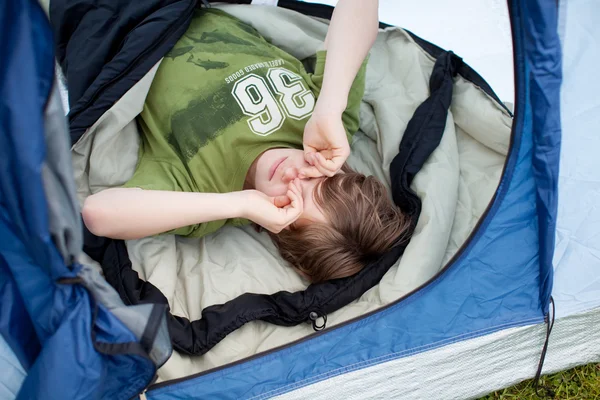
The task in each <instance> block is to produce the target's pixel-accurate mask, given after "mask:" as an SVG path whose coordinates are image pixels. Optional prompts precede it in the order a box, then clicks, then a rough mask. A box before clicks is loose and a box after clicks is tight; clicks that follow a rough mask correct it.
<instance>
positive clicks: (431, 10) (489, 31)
mask: <svg viewBox="0 0 600 400" xmlns="http://www.w3.org/2000/svg"><path fill="white" fill-rule="evenodd" d="M254 2H256V0H254ZM254 2H253V3H254ZM273 2H275V1H272V3H273ZM307 2H308V3H321V4H329V5H331V6H334V5H335V4H336V3H337V0H308V1H307ZM379 20H380V21H382V22H385V23H387V24H390V25H396V26H399V27H401V28H405V29H408V30H409V31H411V32H412V33H414V34H415V35H417V36H419V37H421V38H422V39H425V40H427V41H429V42H431V43H433V44H435V45H437V46H439V47H442V48H443V49H446V50H452V51H454V52H455V53H456V54H458V55H459V56H460V57H462V58H463V60H465V62H466V63H467V64H469V66H471V67H472V68H473V69H474V70H475V71H477V72H478V73H479V74H480V75H481V76H482V77H483V78H484V79H485V80H486V82H487V83H489V85H490V86H491V87H492V89H494V91H495V92H496V94H497V95H498V97H499V98H500V100H502V101H504V102H513V99H514V87H515V83H514V74H513V54H512V35H511V31H510V20H509V17H508V9H507V6H506V1H505V0H455V1H445V0H420V1H412V0H379Z"/></svg>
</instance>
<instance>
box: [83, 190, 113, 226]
mask: <svg viewBox="0 0 600 400" xmlns="http://www.w3.org/2000/svg"><path fill="white" fill-rule="evenodd" d="M81 217H82V218H83V223H84V224H85V226H86V227H87V229H88V230H89V231H90V232H92V233H93V234H94V235H96V236H109V235H110V232H109V230H108V226H109V223H108V222H109V221H108V218H107V217H108V215H107V211H106V210H105V209H104V207H103V206H102V204H100V203H99V202H98V201H97V199H96V198H95V197H94V195H92V196H89V197H88V198H86V199H85V202H84V203H83V208H82V209H81Z"/></svg>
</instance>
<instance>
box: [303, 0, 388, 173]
mask: <svg viewBox="0 0 600 400" xmlns="http://www.w3.org/2000/svg"><path fill="white" fill-rule="evenodd" d="M378 7H379V1H378V0H340V1H339V2H338V3H337V5H336V7H335V10H334V11H333V16H332V17H331V24H330V25H329V29H328V31H327V37H326V38H325V50H327V55H326V58H325V72H324V74H323V84H322V86H321V92H320V94H319V98H318V100H317V103H316V105H315V109H314V111H313V114H312V116H311V118H310V119H309V121H308V122H307V123H306V127H305V128H304V137H303V144H304V154H305V159H306V161H307V162H308V163H309V164H310V165H311V167H307V168H303V169H302V170H301V171H300V177H301V178H316V177H319V176H333V175H335V174H336V173H337V172H338V171H339V170H340V169H341V168H342V165H344V162H346V159H347V158H348V156H349V155H350V144H349V143H348V138H347V136H346V130H345V128H344V124H343V123H342V113H343V112H344V110H345V109H346V106H347V104H348V95H349V93H350V89H351V87H352V83H353V82H354V79H355V78H356V74H357V73H358V71H359V69H360V67H361V65H362V63H363V61H364V59H365V58H366V56H367V54H368V52H369V49H370V48H371V46H372V45H373V43H374V42H375V38H376V37H377V31H378V27H379V17H378Z"/></svg>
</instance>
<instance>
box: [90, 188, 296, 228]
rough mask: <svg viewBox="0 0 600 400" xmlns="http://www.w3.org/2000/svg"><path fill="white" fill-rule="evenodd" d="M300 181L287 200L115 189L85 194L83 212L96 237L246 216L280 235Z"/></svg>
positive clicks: (254, 194)
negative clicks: (86, 196) (86, 195)
mask: <svg viewBox="0 0 600 400" xmlns="http://www.w3.org/2000/svg"><path fill="white" fill-rule="evenodd" d="M299 186H300V185H299V184H298V182H291V183H290V186H289V188H288V192H287V194H286V195H285V196H278V197H268V196H266V195H265V194H263V193H260V192H258V191H256V190H244V191H240V192H231V193H186V192H172V191H162V190H144V189H139V188H114V189H107V190H104V191H102V192H99V193H96V194H94V195H92V196H89V197H88V198H87V199H86V201H85V204H84V205H83V209H82V211H81V213H82V216H83V220H84V222H85V225H86V226H87V228H88V229H89V230H90V232H92V233H93V234H95V235H97V236H106V237H111V238H115V239H139V238H142V237H146V236H151V235H156V234H159V233H163V232H167V231H170V230H172V229H176V228H180V227H183V226H188V225H195V224H201V223H203V222H208V221H216V220H221V219H229V218H247V219H249V220H251V221H254V222H255V223H257V224H259V225H261V226H263V227H264V228H266V229H268V230H270V231H272V232H275V233H278V232H280V231H281V230H282V229H284V228H285V227H286V226H288V225H289V224H291V223H293V222H294V221H295V220H296V219H298V217H300V214H301V213H302V210H303V203H302V194H301V191H300V188H299Z"/></svg>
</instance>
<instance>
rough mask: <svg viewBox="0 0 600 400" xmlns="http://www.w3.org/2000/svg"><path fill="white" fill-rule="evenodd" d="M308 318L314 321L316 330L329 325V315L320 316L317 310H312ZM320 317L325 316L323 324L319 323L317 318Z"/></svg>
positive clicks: (313, 324)
mask: <svg viewBox="0 0 600 400" xmlns="http://www.w3.org/2000/svg"><path fill="white" fill-rule="evenodd" d="M308 318H310V320H311V321H312V327H313V329H314V330H315V332H318V331H322V330H323V329H325V325H327V315H325V314H323V316H322V317H319V314H318V313H316V312H315V311H311V312H310V314H308ZM319 318H323V323H322V324H321V325H317V320H318V319H319Z"/></svg>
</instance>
